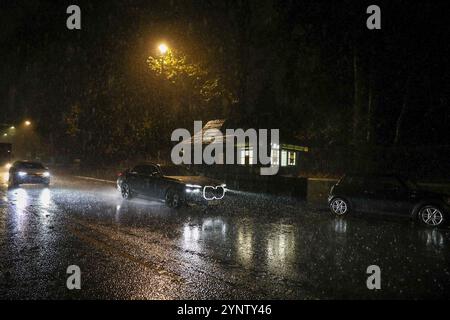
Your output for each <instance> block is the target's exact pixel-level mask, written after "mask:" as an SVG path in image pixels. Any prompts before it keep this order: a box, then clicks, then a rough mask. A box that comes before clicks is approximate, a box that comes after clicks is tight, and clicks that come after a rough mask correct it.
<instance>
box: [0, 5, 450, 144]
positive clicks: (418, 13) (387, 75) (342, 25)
mask: <svg viewBox="0 0 450 320" xmlns="http://www.w3.org/2000/svg"><path fill="white" fill-rule="evenodd" d="M372 2H373V1H370V2H365V1H358V2H357V1H338V2H336V3H333V4H331V3H328V2H320V1H319V2H317V1H274V0H273V1H269V0H263V1H244V0H242V1H237V2H234V1H175V0H172V1H132V0H124V1H108V2H107V3H100V2H97V1H95V2H94V1H77V3H76V4H78V5H79V6H80V7H81V11H82V30H75V31H70V30H68V29H67V28H66V26H65V24H66V19H67V17H68V15H67V14H66V13H65V11H66V8H67V6H68V5H70V4H73V3H72V1H57V2H56V1H43V0H33V1H10V2H8V3H7V4H5V2H2V4H1V12H0V15H1V16H0V21H1V24H2V27H1V32H0V42H1V49H0V59H1V60H2V64H1V67H0V68H1V69H0V70H1V77H0V105H1V110H2V112H1V113H0V122H1V123H17V122H19V121H22V120H23V119H25V118H27V117H30V118H32V119H34V120H35V121H36V123H38V131H39V132H40V134H42V135H43V136H44V137H48V136H49V135H53V138H52V139H53V140H54V141H55V142H54V143H55V144H56V145H64V144H66V143H67V141H68V140H67V139H69V138H68V137H67V121H66V118H67V115H68V113H69V111H70V110H71V108H73V106H80V108H81V110H82V115H83V117H84V118H82V119H86V120H83V123H86V126H87V124H88V123H89V125H90V126H91V127H92V124H93V123H94V124H96V125H95V126H96V127H98V130H99V131H98V132H96V131H95V130H94V131H92V132H91V131H89V132H87V133H86V134H85V135H83V130H86V129H83V128H82V126H81V128H80V132H81V133H80V137H81V138H80V137H78V140H80V139H84V138H83V137H88V138H86V139H90V140H89V141H91V140H95V137H98V136H101V135H105V133H108V132H109V131H108V130H110V129H108V123H109V124H110V125H111V126H116V127H117V128H118V129H117V130H118V132H117V136H118V137H120V136H123V135H124V134H125V133H126V132H129V131H130V130H135V129H134V127H133V125H132V124H130V123H129V122H130V121H131V120H130V121H128V122H127V123H123V124H121V123H120V119H124V118H126V117H128V116H124V114H128V113H132V112H134V111H133V110H134V109H133V108H136V110H135V112H136V114H141V115H144V116H145V117H148V122H149V123H151V125H149V128H150V129H148V132H146V133H145V134H144V136H145V137H144V136H143V138H142V139H151V137H155V136H158V137H159V136H160V135H162V136H164V137H163V138H160V140H159V143H160V144H164V141H166V140H167V139H168V138H169V136H168V133H169V132H170V130H172V129H173V128H175V127H179V126H186V125H188V124H189V123H192V120H195V119H196V118H197V119H198V118H200V117H202V116H203V117H205V118H204V119H202V120H204V121H207V120H209V119H214V118H221V117H236V118H239V119H241V120H242V121H249V119H253V120H252V121H254V119H257V121H256V122H257V123H260V124H264V125H270V126H272V127H276V126H279V127H282V128H284V129H286V130H288V131H290V132H291V133H292V134H293V135H295V136H296V137H299V138H301V139H304V140H306V141H311V143H312V144H316V145H320V144H327V143H343V144H348V143H350V141H352V139H353V138H354V137H353V138H352V134H353V135H354V132H353V133H352V127H353V122H354V114H353V112H354V111H353V109H354V108H353V104H354V88H355V86H354V84H355V83H354V80H355V73H354V72H355V70H354V62H355V60H354V59H355V57H357V59H358V61H359V62H358V63H359V64H358V68H359V72H360V77H361V79H360V80H361V87H362V88H363V92H362V99H363V104H362V105H363V106H362V114H363V116H362V118H361V119H360V129H358V130H357V131H359V132H360V133H361V135H360V137H359V138H358V139H361V140H362V141H364V142H367V143H370V144H373V145H385V146H389V145H392V144H393V143H394V136H395V129H396V124H397V122H398V117H399V114H400V113H401V110H402V105H403V104H406V108H405V114H404V119H403V122H402V126H401V135H400V138H399V141H398V142H397V143H398V144H400V145H448V138H449V136H450V135H449V126H448V123H450V113H449V103H450V101H449V92H450V85H449V83H450V82H449V65H450V64H449V56H450V48H449V41H448V40H449V39H450V37H449V35H450V32H449V23H448V17H449V10H448V8H449V7H448V5H446V4H445V2H444V1H442V2H438V1H432V2H431V1H421V2H416V1H377V2H373V3H372ZM369 4H378V5H379V6H380V7H381V10H382V29H381V30H373V31H371V30H368V29H367V28H366V27H365V21H366V19H367V17H368V15H367V14H366V13H365V10H366V8H367V6H368V5H369ZM160 41H165V42H167V43H168V45H169V46H171V47H173V48H177V49H178V50H180V51H182V52H183V53H184V54H185V55H186V56H187V57H189V59H190V61H193V62H195V63H200V64H202V65H203V66H204V67H205V69H206V70H208V74H212V75H214V76H216V77H217V78H218V79H219V80H220V83H221V85H223V87H224V88H226V89H227V92H231V93H232V94H233V96H234V97H235V98H234V99H230V101H228V102H224V99H223V97H222V98H221V99H219V98H217V99H215V100H214V99H210V100H207V101H206V102H205V101H203V100H201V101H200V100H198V101H197V100H193V101H194V103H192V105H189V107H185V105H184V104H185V103H186V102H185V101H186V100H188V98H186V96H185V93H184V92H185V91H183V92H181V91H176V90H180V89H173V91H170V92H169V90H170V89H168V85H167V86H165V87H164V84H162V81H159V80H158V78H157V75H152V74H151V72H150V70H149V69H148V68H147V65H146V59H147V57H148V56H150V55H152V54H154V53H155V50H154V49H155V48H156V45H157V43H158V42H160ZM167 97H169V98H167ZM177 97H180V98H179V100H180V101H178V102H176V103H175V104H174V103H172V102H173V101H175V100H176V99H177ZM189 97H190V96H189ZM369 97H370V101H371V102H370V103H371V109H370V111H367V108H368V102H367V101H369ZM194 98H195V97H194ZM194 98H192V99H194ZM171 105H177V106H178V107H173V109H170V108H171ZM109 108H111V110H114V111H113V112H111V117H110V118H108V119H106V118H105V116H99V112H100V111H98V110H105V114H106V115H109V111H108V110H110V109H109ZM177 108H179V109H177ZM161 110H168V112H167V113H168V114H171V115H172V116H173V118H169V117H168V118H167V119H166V118H164V119H165V120H164V121H163V120H162V119H163V117H164V115H161V114H165V112H161ZM186 110H189V111H186ZM116 111H117V112H116ZM83 112H84V113H83ZM368 112H369V113H368ZM368 115H370V119H369V117H368ZM114 117H117V118H114ZM130 117H132V116H131V115H130ZM116 119H117V120H116ZM129 119H132V118H129ZM174 119H175V120H174ZM177 119H178V120H177ZM179 119H183V120H179ZM89 121H91V122H89ZM367 123H369V124H367ZM130 126H131V127H130ZM369 127H370V128H369ZM102 128H103V129H102ZM102 130H103V131H102ZM111 130H112V129H111ZM136 130H137V129H136ZM368 131H370V132H371V137H370V138H367V137H366V136H367V134H366V132H368ZM133 132H134V131H133ZM136 135H137V133H136ZM93 136H94V138H93ZM53 140H52V141H53ZM102 141H103V140H102ZM116 141H117V140H116ZM101 143H104V144H106V143H107V142H99V144H101ZM124 143H126V142H124ZM153 147H154V146H153ZM57 149H58V148H57Z"/></svg>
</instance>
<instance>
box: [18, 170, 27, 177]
mask: <svg viewBox="0 0 450 320" xmlns="http://www.w3.org/2000/svg"><path fill="white" fill-rule="evenodd" d="M17 174H18V175H19V177H24V176H26V175H27V173H26V172H24V171H19V172H17Z"/></svg>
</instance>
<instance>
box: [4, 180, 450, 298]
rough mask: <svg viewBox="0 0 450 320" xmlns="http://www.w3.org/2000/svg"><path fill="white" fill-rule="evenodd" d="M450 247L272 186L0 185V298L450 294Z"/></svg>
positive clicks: (430, 232)
mask: <svg viewBox="0 0 450 320" xmlns="http://www.w3.org/2000/svg"><path fill="white" fill-rule="evenodd" d="M449 246H450V230H449V229H448V228H444V229H437V230H434V229H427V228H425V227H421V226H418V225H415V224H414V223H412V222H410V221H408V220H403V219H398V218H392V217H389V218H388V217H379V216H363V215H353V216H348V217H345V218H336V217H334V216H332V215H331V214H330V213H329V212H328V211H327V210H324V209H322V208H317V207H316V206H312V205H308V204H307V203H306V202H304V201H299V200H295V199H288V198H280V197H275V196H268V195H257V194H252V193H241V192H232V193H229V194H227V195H226V197H225V199H224V200H223V201H222V203H220V204H219V205H216V206H211V207H208V208H204V207H201V206H189V207H186V208H182V209H179V210H174V209H169V208H166V207H165V205H164V204H162V203H159V202H156V201H150V200H146V199H133V200H131V201H124V200H122V199H121V197H120V194H119V192H118V191H117V190H116V189H115V186H114V184H109V183H103V182H95V181H91V180H84V179H80V178H76V177H73V176H70V175H61V176H55V177H53V182H52V185H51V186H50V188H43V187H40V186H23V187H20V188H17V189H13V190H8V189H7V186H6V185H5V184H4V183H3V184H2V185H1V186H0V299H416V298H446V297H447V298H448V297H450V250H449ZM70 265H77V266H79V268H80V270H81V289H80V290H76V289H75V290H69V289H68V288H67V286H66V281H67V278H68V277H69V276H70V274H67V268H68V266H70ZM370 265H377V266H379V267H380V270H381V289H380V290H369V289H368V288H367V285H366V280H367V277H368V276H369V274H367V273H366V270H367V267H368V266H370Z"/></svg>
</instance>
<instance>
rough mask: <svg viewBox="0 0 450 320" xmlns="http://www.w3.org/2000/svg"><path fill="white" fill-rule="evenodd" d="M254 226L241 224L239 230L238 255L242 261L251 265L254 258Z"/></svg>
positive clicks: (246, 264)
mask: <svg viewBox="0 0 450 320" xmlns="http://www.w3.org/2000/svg"><path fill="white" fill-rule="evenodd" d="M252 227H253V226H251V227H248V226H243V225H240V226H239V229H238V231H237V243H236V244H237V248H236V251H237V256H238V258H239V260H240V262H241V263H242V264H243V265H245V266H249V265H250V264H251V262H252V258H253V229H252Z"/></svg>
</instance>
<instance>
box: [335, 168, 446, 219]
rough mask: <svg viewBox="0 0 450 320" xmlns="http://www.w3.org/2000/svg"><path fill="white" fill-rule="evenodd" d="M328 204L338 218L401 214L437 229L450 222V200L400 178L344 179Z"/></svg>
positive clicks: (357, 177) (353, 177)
mask: <svg viewBox="0 0 450 320" xmlns="http://www.w3.org/2000/svg"><path fill="white" fill-rule="evenodd" d="M328 204H329V207H330V209H331V212H333V213H334V214H336V215H338V216H342V215H346V214H348V213H349V212H350V211H359V212H368V213H380V214H398V215H402V216H406V217H410V218H412V219H415V220H418V221H420V222H421V223H423V224H424V225H426V226H431V227H437V226H442V225H444V223H446V222H448V219H449V212H450V207H449V205H450V197H449V196H446V195H443V194H439V193H435V192H431V191H425V190H421V189H420V188H419V187H418V186H417V185H416V184H414V183H413V182H411V181H410V180H408V179H405V178H403V177H401V176H397V175H358V174H357V175H353V174H351V175H345V176H344V177H342V178H341V179H340V180H339V182H338V183H336V184H335V185H334V186H333V187H332V188H331V190H330V193H329V196H328Z"/></svg>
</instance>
